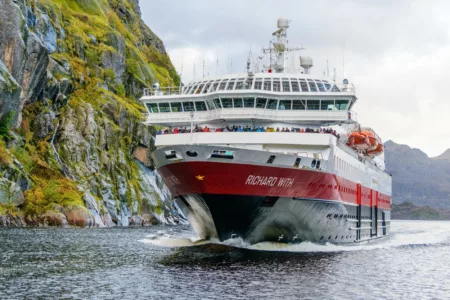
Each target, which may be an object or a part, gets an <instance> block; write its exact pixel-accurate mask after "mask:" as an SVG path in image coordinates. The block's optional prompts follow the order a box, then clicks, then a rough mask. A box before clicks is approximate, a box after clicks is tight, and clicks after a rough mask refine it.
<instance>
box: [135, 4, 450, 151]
mask: <svg viewBox="0 0 450 300" xmlns="http://www.w3.org/2000/svg"><path fill="white" fill-rule="evenodd" d="M140 2H141V9H142V15H143V18H144V20H145V22H146V23H147V24H148V25H149V26H150V28H151V29H152V30H153V31H154V32H155V33H156V34H157V35H158V36H159V37H160V38H161V39H162V40H163V41H164V44H165V46H166V49H167V51H168V53H169V55H170V57H171V59H172V62H173V64H174V65H175V67H176V68H177V70H178V72H181V66H182V65H183V74H182V75H183V76H182V77H183V81H184V82H188V81H189V80H191V79H192V78H193V77H194V73H193V70H194V64H195V70H196V76H197V77H201V76H202V73H203V68H202V65H203V61H204V60H205V62H206V68H205V73H209V74H211V75H212V74H216V73H217V72H219V73H225V72H226V71H227V70H228V69H230V63H229V61H230V60H229V59H228V57H230V58H231V59H232V71H233V72H244V71H245V62H246V61H247V57H248V56H249V51H250V49H251V50H252V53H253V56H254V58H256V57H257V56H258V55H259V54H260V49H261V48H262V47H263V46H267V45H268V43H269V40H270V38H271V33H272V32H273V31H275V29H276V22H277V19H278V18H279V17H281V16H282V17H285V18H288V19H289V20H291V27H290V28H289V31H288V38H289V42H290V45H291V46H304V47H305V48H306V50H303V51H301V52H300V53H298V54H297V55H307V56H311V57H312V58H313V59H314V64H315V66H314V68H313V69H312V74H316V75H321V74H323V72H324V70H325V69H326V61H327V60H328V61H329V69H330V73H333V69H336V74H337V78H338V80H339V81H341V80H342V79H343V78H344V76H345V78H348V79H349V80H350V81H351V82H353V83H354V84H355V86H356V92H357V97H358V99H359V100H358V102H357V104H356V105H355V106H354V110H355V111H357V113H358V121H359V122H360V123H361V124H362V125H363V126H371V127H373V128H374V129H375V131H376V132H377V133H378V134H379V135H380V136H381V137H382V138H383V140H389V139H392V140H393V141H395V142H397V143H401V144H408V145H410V146H411V147H414V148H420V149H421V150H423V151H424V152H426V153H427V154H428V155H429V156H437V155H439V154H441V153H442V152H444V151H445V150H446V149H448V148H450V96H449V93H450V91H449V89H448V87H450V34H449V32H450V31H449V29H450V26H449V25H450V10H449V8H450V2H447V1H432V2H431V1H406V0H405V1H401V0H396V1H387V0H386V1H384V0H377V1H345V0H341V1H331V0H330V1H321V0H316V1H299V0H292V1H284V0H278V1H266V0H245V1H243V0H240V1H235V0H228V1H216V0H209V1H206V0H205V1H200V0H189V1H184V0H183V1H182V0H178V1H177V0H171V1H169V0H152V1H145V0H141V1H140ZM217 57H218V59H219V68H218V69H217V63H216V61H217ZM344 66H345V67H344Z"/></svg>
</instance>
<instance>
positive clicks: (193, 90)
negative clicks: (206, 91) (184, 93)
mask: <svg viewBox="0 0 450 300" xmlns="http://www.w3.org/2000/svg"><path fill="white" fill-rule="evenodd" d="M195 89H197V84H193V85H192V88H191V89H190V90H189V94H193V93H194V92H195Z"/></svg>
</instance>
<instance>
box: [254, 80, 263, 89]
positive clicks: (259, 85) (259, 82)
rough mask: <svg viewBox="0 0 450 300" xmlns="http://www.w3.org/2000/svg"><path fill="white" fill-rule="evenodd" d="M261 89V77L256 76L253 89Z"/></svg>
mask: <svg viewBox="0 0 450 300" xmlns="http://www.w3.org/2000/svg"><path fill="white" fill-rule="evenodd" d="M260 89H262V78H256V81H255V90H260Z"/></svg>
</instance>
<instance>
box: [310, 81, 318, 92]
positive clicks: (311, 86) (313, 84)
mask: <svg viewBox="0 0 450 300" xmlns="http://www.w3.org/2000/svg"><path fill="white" fill-rule="evenodd" d="M308 85H309V89H310V90H311V92H317V87H316V84H315V83H314V81H312V80H311V81H308Z"/></svg>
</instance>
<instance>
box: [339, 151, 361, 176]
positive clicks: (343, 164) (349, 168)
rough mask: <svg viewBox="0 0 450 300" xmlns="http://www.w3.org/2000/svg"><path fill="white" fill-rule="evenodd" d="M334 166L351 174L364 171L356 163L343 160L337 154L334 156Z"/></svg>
mask: <svg viewBox="0 0 450 300" xmlns="http://www.w3.org/2000/svg"><path fill="white" fill-rule="evenodd" d="M334 168H335V169H336V170H341V171H344V172H349V173H351V174H357V173H359V174H361V173H364V171H363V170H361V169H360V168H358V167H355V166H354V165H352V164H350V163H348V162H346V161H345V160H343V159H342V158H339V157H337V156H336V155H335V156H334Z"/></svg>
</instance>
